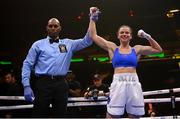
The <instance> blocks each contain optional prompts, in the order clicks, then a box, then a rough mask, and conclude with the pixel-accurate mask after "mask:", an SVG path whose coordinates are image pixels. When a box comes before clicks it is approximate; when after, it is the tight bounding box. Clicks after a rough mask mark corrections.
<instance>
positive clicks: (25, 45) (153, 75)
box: [0, 0, 180, 90]
mask: <svg viewBox="0 0 180 119" xmlns="http://www.w3.org/2000/svg"><path fill="white" fill-rule="evenodd" d="M91 6H97V7H99V8H100V10H101V12H102V13H101V15H100V18H99V21H98V23H97V29H98V34H99V35H101V36H103V37H106V38H107V39H108V40H110V41H113V42H115V43H116V44H118V43H119V42H118V40H117V38H116V31H117V29H118V27H119V26H120V25H122V24H128V25H130V26H131V27H132V28H133V29H134V32H133V35H134V39H133V41H132V43H131V44H132V45H136V44H143V45H148V42H147V41H146V40H142V39H139V38H137V36H136V34H137V31H138V30H139V29H144V30H145V31H146V32H148V33H150V34H151V35H152V36H153V38H155V39H156V41H157V42H158V43H159V44H160V45H161V46H162V48H163V50H164V53H165V57H164V58H155V59H152V58H151V59H148V58H144V60H143V58H142V60H140V64H139V66H138V68H137V72H138V74H139V77H140V81H141V83H142V85H143V89H144V90H152V89H154V90H156V89H163V88H171V87H178V86H179V85H180V83H179V80H180V79H179V74H180V73H179V65H178V63H179V59H172V56H174V54H179V53H180V47H179V45H180V13H179V12H177V13H174V16H173V17H172V18H168V17H167V15H166V14H167V13H168V11H169V10H171V9H179V8H180V1H179V0H16V1H14V0H6V1H5V0H3V1H1V5H0V9H1V22H0V26H1V37H0V40H1V43H0V60H1V61H11V62H12V65H1V71H3V70H4V69H8V70H9V69H13V70H14V71H15V72H17V75H18V76H19V80H21V78H20V73H21V67H22V62H23V60H24V59H25V57H26V54H27V52H28V50H29V48H30V46H31V45H32V43H33V42H35V41H36V40H38V39H41V38H44V37H46V29H45V28H46V25H47V21H48V20H49V19H50V18H52V17H56V18H58V19H59V20H60V22H61V25H62V32H61V33H60V37H61V38H65V37H68V38H72V39H76V38H82V37H83V36H84V35H85V33H86V31H87V28H88V22H89V16H88V13H89V8H90V7H91ZM93 56H96V57H100V56H107V53H106V52H105V51H103V50H102V49H100V48H99V47H98V46H96V45H95V44H94V45H93V46H91V47H89V48H86V49H84V50H82V51H79V52H77V53H76V54H75V55H74V57H73V58H84V59H85V61H84V62H80V63H72V64H71V68H70V69H71V70H73V71H74V72H75V74H76V78H77V80H79V81H80V82H81V83H82V87H83V88H86V87H87V85H89V83H90V82H91V80H90V79H91V75H92V73H95V72H101V73H102V72H105V73H106V72H110V73H111V74H112V73H113V69H112V66H111V64H110V63H108V62H103V63H101V62H95V61H91V58H92V57H93ZM111 79H112V75H109V76H108V77H107V80H106V81H107V82H108V83H110V82H111ZM177 82H178V83H177ZM152 85H153V86H152Z"/></svg>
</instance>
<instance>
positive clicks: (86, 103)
mask: <svg viewBox="0 0 180 119" xmlns="http://www.w3.org/2000/svg"><path fill="white" fill-rule="evenodd" d="M179 101H180V97H177V98H175V102H179ZM144 102H145V103H150V102H151V103H161V102H171V98H157V99H144ZM106 104H107V101H98V102H94V101H93V102H92V101H91V102H72V103H68V105H67V106H68V107H79V106H102V105H106ZM32 107H33V105H32V104H30V105H15V106H0V110H12V109H29V108H32Z"/></svg>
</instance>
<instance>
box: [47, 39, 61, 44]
mask: <svg viewBox="0 0 180 119" xmlns="http://www.w3.org/2000/svg"><path fill="white" fill-rule="evenodd" d="M49 42H50V44H52V43H54V42H55V43H59V39H56V40H55V39H49Z"/></svg>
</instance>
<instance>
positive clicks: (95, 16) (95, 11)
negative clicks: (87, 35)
mask: <svg viewBox="0 0 180 119" xmlns="http://www.w3.org/2000/svg"><path fill="white" fill-rule="evenodd" d="M89 11H90V13H89V17H90V19H91V20H93V21H94V22H97V21H98V16H99V14H100V13H101V12H100V11H99V9H98V8H97V7H91V8H90V10H89Z"/></svg>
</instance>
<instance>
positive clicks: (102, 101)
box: [0, 88, 180, 119]
mask: <svg viewBox="0 0 180 119" xmlns="http://www.w3.org/2000/svg"><path fill="white" fill-rule="evenodd" d="M178 92H180V88H173V89H164V90H155V91H146V92H143V95H144V96H145V97H146V96H152V95H161V94H170V96H169V97H167V98H151V99H144V102H145V103H165V102H170V104H171V109H172V112H173V115H172V116H163V117H162V116H161V117H153V118H157V119H158V118H160V119H166V118H167V119H170V118H173V119H177V118H179V119H180V116H179V115H177V114H176V102H180V97H176V96H175V95H174V94H175V93H178ZM0 100H14V101H15V100H19V101H21V100H22V101H24V100H25V99H24V97H23V96H0ZM106 104H107V97H105V96H99V97H98V100H96V101H95V100H94V99H93V97H89V98H84V97H71V98H68V107H83V106H102V105H106ZM50 106H51V105H50ZM32 107H33V105H32V104H27V105H13V106H0V111H1V110H18V109H29V108H32ZM142 118H146V117H142Z"/></svg>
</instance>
